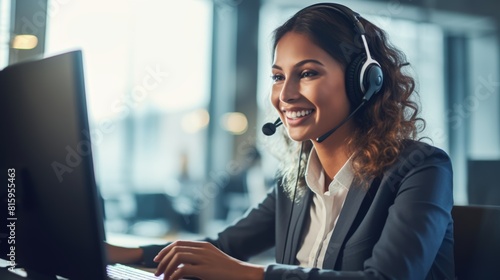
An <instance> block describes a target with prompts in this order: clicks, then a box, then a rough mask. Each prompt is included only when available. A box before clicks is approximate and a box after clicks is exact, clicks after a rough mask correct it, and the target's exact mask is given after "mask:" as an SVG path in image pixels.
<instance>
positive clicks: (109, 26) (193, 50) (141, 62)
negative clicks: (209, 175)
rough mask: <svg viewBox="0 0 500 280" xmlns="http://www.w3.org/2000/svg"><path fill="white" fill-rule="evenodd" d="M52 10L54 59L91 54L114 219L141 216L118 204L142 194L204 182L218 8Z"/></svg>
mask: <svg viewBox="0 0 500 280" xmlns="http://www.w3.org/2000/svg"><path fill="white" fill-rule="evenodd" d="M48 11H49V12H48V17H47V18H48V20H47V21H48V23H47V25H48V28H47V40H46V42H47V43H46V55H48V56H49V55H52V54H56V53H60V52H64V51H67V50H71V49H82V50H83V56H84V65H85V76H86V91H87V103H88V106H87V107H88V110H89V119H90V122H91V131H90V132H89V135H90V137H91V138H92V141H93V150H94V161H95V169H96V178H97V183H98V185H99V187H100V189H101V193H102V195H103V197H104V199H105V201H106V211H107V213H106V214H107V218H112V217H115V216H116V218H120V217H121V218H123V217H125V216H127V215H132V216H133V215H134V211H135V209H133V208H134V207H133V206H130V205H133V204H130V203H125V205H127V206H126V207H125V208H124V207H121V206H120V205H122V204H120V203H119V201H121V200H122V199H128V200H130V199H134V196H135V194H137V193H142V194H144V193H150V194H151V193H160V194H167V195H169V194H171V195H177V194H178V193H179V192H181V191H183V190H182V189H180V187H179V183H178V181H179V180H181V179H183V180H185V179H187V178H188V179H189V180H192V181H196V180H203V178H204V176H205V174H204V173H205V162H206V160H205V155H204V151H205V148H206V146H205V145H206V144H205V143H206V131H205V130H206V126H207V125H208V121H209V116H208V113H207V109H206V108H207V106H208V102H209V90H210V63H211V61H210V54H211V34H212V32H211V31H212V30H211V26H212V24H211V23H212V4H211V3H210V2H209V1H197V0H187V1H175V2H173V1H163V0H148V1H146V2H145V1H140V0H130V1H121V0H108V1H98V0H88V1H58V0H52V1H49V9H48ZM181 162H182V163H183V164H180V163H181ZM112 201H114V202H116V203H111V202H112ZM108 202H110V203H108Z"/></svg>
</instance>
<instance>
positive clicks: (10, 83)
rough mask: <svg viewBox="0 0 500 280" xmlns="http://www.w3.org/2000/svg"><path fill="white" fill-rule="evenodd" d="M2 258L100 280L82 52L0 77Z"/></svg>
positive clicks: (46, 272) (44, 271)
mask: <svg viewBox="0 0 500 280" xmlns="http://www.w3.org/2000/svg"><path fill="white" fill-rule="evenodd" d="M0 116H1V117H0V131H1V135H2V136H1V150H0V153H1V154H0V168H1V169H0V172H1V173H2V174H1V175H0V178H1V179H2V183H1V184H2V185H1V186H0V198H1V202H2V204H1V209H0V213H1V214H0V218H1V221H2V224H1V225H0V249H1V256H0V258H3V259H6V260H8V261H9V263H10V264H11V266H10V267H13V266H14V263H15V267H16V268H17V267H22V268H24V269H26V271H28V274H29V275H34V276H36V275H40V276H53V275H59V276H63V277H66V278H70V279H104V278H105V276H104V275H105V266H104V263H105V255H104V250H103V246H102V241H103V240H104V230H103V221H102V215H101V214H102V213H101V210H100V207H101V206H100V205H99V204H98V203H97V201H98V193H97V188H96V184H95V178H94V173H93V162H92V153H91V150H92V144H91V142H90V139H89V135H91V134H90V131H89V124H88V118H87V109H86V97H85V87H84V77H83V67H82V53H81V51H73V52H69V53H65V54H60V55H57V56H54V57H50V58H45V59H41V60H37V61H31V62H24V63H20V64H18V65H13V66H9V67H7V68H5V69H4V70H2V71H1V72H0Z"/></svg>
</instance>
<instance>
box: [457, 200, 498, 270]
mask: <svg viewBox="0 0 500 280" xmlns="http://www.w3.org/2000/svg"><path fill="white" fill-rule="evenodd" d="M452 216H453V220H454V226H453V228H454V237H455V274H456V278H457V279H458V280H468V279H473V280H476V279H483V280H486V279H500V276H499V275H500V206H458V205H455V206H454V207H453V210H452Z"/></svg>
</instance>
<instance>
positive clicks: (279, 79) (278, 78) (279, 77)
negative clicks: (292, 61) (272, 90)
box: [271, 74, 285, 83]
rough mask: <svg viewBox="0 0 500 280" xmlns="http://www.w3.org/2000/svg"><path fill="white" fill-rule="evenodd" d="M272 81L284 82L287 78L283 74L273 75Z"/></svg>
mask: <svg viewBox="0 0 500 280" xmlns="http://www.w3.org/2000/svg"><path fill="white" fill-rule="evenodd" d="M271 79H272V80H273V82H275V83H276V82H279V81H283V80H284V79H285V77H284V76H283V75H281V74H274V75H271Z"/></svg>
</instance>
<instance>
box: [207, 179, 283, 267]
mask: <svg viewBox="0 0 500 280" xmlns="http://www.w3.org/2000/svg"><path fill="white" fill-rule="evenodd" d="M277 191H278V187H277V186H276V187H274V188H272V189H271V190H270V191H269V192H268V193H267V196H266V197H265V198H264V200H263V201H262V202H260V203H259V204H258V205H257V206H255V207H253V208H251V209H249V210H248V211H247V212H246V213H245V215H244V216H243V217H242V218H241V219H239V220H238V221H236V222H235V223H234V224H232V225H231V226H229V227H227V228H226V229H225V230H223V231H222V232H220V233H219V234H218V237H217V238H216V239H205V241H208V242H210V243H212V244H214V245H215V246H216V247H217V248H219V249H220V250H221V251H223V252H225V253H226V254H228V255H230V256H232V257H234V258H237V259H239V260H248V258H250V257H251V256H254V255H256V254H259V253H261V252H263V251H265V250H267V249H269V248H271V247H273V246H274V244H275V239H274V238H275V211H276V209H275V208H276V192H277Z"/></svg>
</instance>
